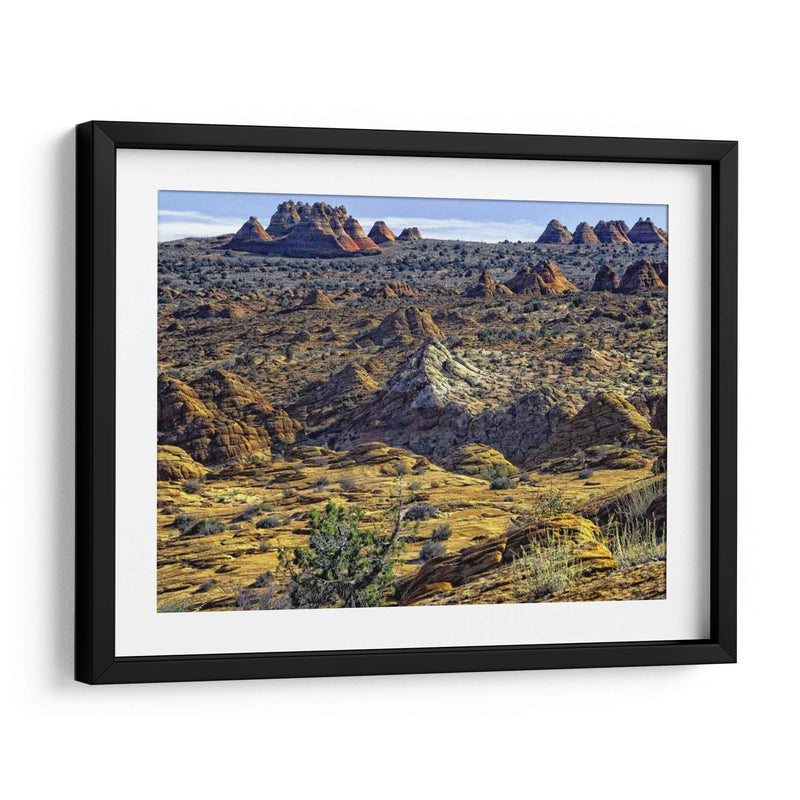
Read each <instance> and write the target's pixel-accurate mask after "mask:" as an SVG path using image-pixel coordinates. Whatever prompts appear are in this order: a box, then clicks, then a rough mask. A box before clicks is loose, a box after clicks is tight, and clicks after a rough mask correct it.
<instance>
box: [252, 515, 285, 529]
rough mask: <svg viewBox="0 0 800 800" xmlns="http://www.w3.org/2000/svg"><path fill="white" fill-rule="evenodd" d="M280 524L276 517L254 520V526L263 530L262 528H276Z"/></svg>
mask: <svg viewBox="0 0 800 800" xmlns="http://www.w3.org/2000/svg"><path fill="white" fill-rule="evenodd" d="M280 524H281V521H280V519H279V518H278V517H273V516H269V517H262V518H261V519H260V520H259V521H258V522H256V528H258V529H259V530H264V528H277V527H278V526H279V525H280Z"/></svg>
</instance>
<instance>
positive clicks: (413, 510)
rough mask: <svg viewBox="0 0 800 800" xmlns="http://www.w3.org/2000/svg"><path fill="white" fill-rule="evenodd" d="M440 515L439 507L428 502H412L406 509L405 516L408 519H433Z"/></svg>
mask: <svg viewBox="0 0 800 800" xmlns="http://www.w3.org/2000/svg"><path fill="white" fill-rule="evenodd" d="M438 516H440V514H439V509H438V508H436V506H432V505H431V504H430V503H414V505H412V506H409V507H408V510H407V511H406V514H405V518H406V519H408V520H425V519H435V518H436V517H438Z"/></svg>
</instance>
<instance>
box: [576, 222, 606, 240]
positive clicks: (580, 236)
mask: <svg viewBox="0 0 800 800" xmlns="http://www.w3.org/2000/svg"><path fill="white" fill-rule="evenodd" d="M572 241H573V243H574V244H600V240H599V239H598V238H597V234H596V233H595V232H594V229H593V228H592V227H591V226H590V225H589V223H588V222H581V224H580V225H578V227H577V228H575V233H573V234H572Z"/></svg>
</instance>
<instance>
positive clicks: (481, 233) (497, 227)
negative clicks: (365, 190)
mask: <svg viewBox="0 0 800 800" xmlns="http://www.w3.org/2000/svg"><path fill="white" fill-rule="evenodd" d="M361 222H362V226H363V228H364V230H365V231H367V232H368V231H369V229H370V227H372V224H373V222H374V220H371V221H370V222H369V224H368V225H367V224H366V223H365V221H364V220H362V221H361ZM384 222H385V223H386V224H387V225H388V226H389V227H390V228H391V229H392V230H393V231H394V232H395V233H400V231H401V230H402V229H403V228H410V227H417V228H419V230H420V233H421V234H422V235H423V237H427V238H430V239H462V240H464V241H470V242H502V241H505V240H506V239H508V240H509V241H512V242H516V241H520V240H521V241H533V240H535V239H538V238H539V236H540V235H541V233H542V231H543V230H544V226H543V225H538V224H536V223H535V222H531V221H530V220H526V219H519V220H514V221H511V222H498V221H495V220H488V219H487V220H474V219H457V218H453V219H425V218H419V217H414V218H411V217H386V218H385V219H384Z"/></svg>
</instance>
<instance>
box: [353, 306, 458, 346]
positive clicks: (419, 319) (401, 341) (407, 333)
mask: <svg viewBox="0 0 800 800" xmlns="http://www.w3.org/2000/svg"><path fill="white" fill-rule="evenodd" d="M441 336H442V332H441V331H440V330H439V326H438V325H437V324H436V323H435V322H434V321H433V318H432V317H431V315H430V312H429V311H425V310H422V311H420V309H419V308H417V307H416V306H409V307H408V308H402V309H398V310H397V311H395V312H393V313H392V314H389V316H388V317H386V318H385V319H384V320H383V322H381V324H380V325H378V327H377V328H375V329H374V330H372V331H370V332H369V333H367V334H365V335H364V336H363V337H361V340H360V341H365V340H368V341H370V342H372V343H373V344H377V345H380V346H381V347H391V346H395V345H404V346H405V345H409V344H414V343H415V342H419V341H422V340H423V339H440V338H441Z"/></svg>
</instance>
